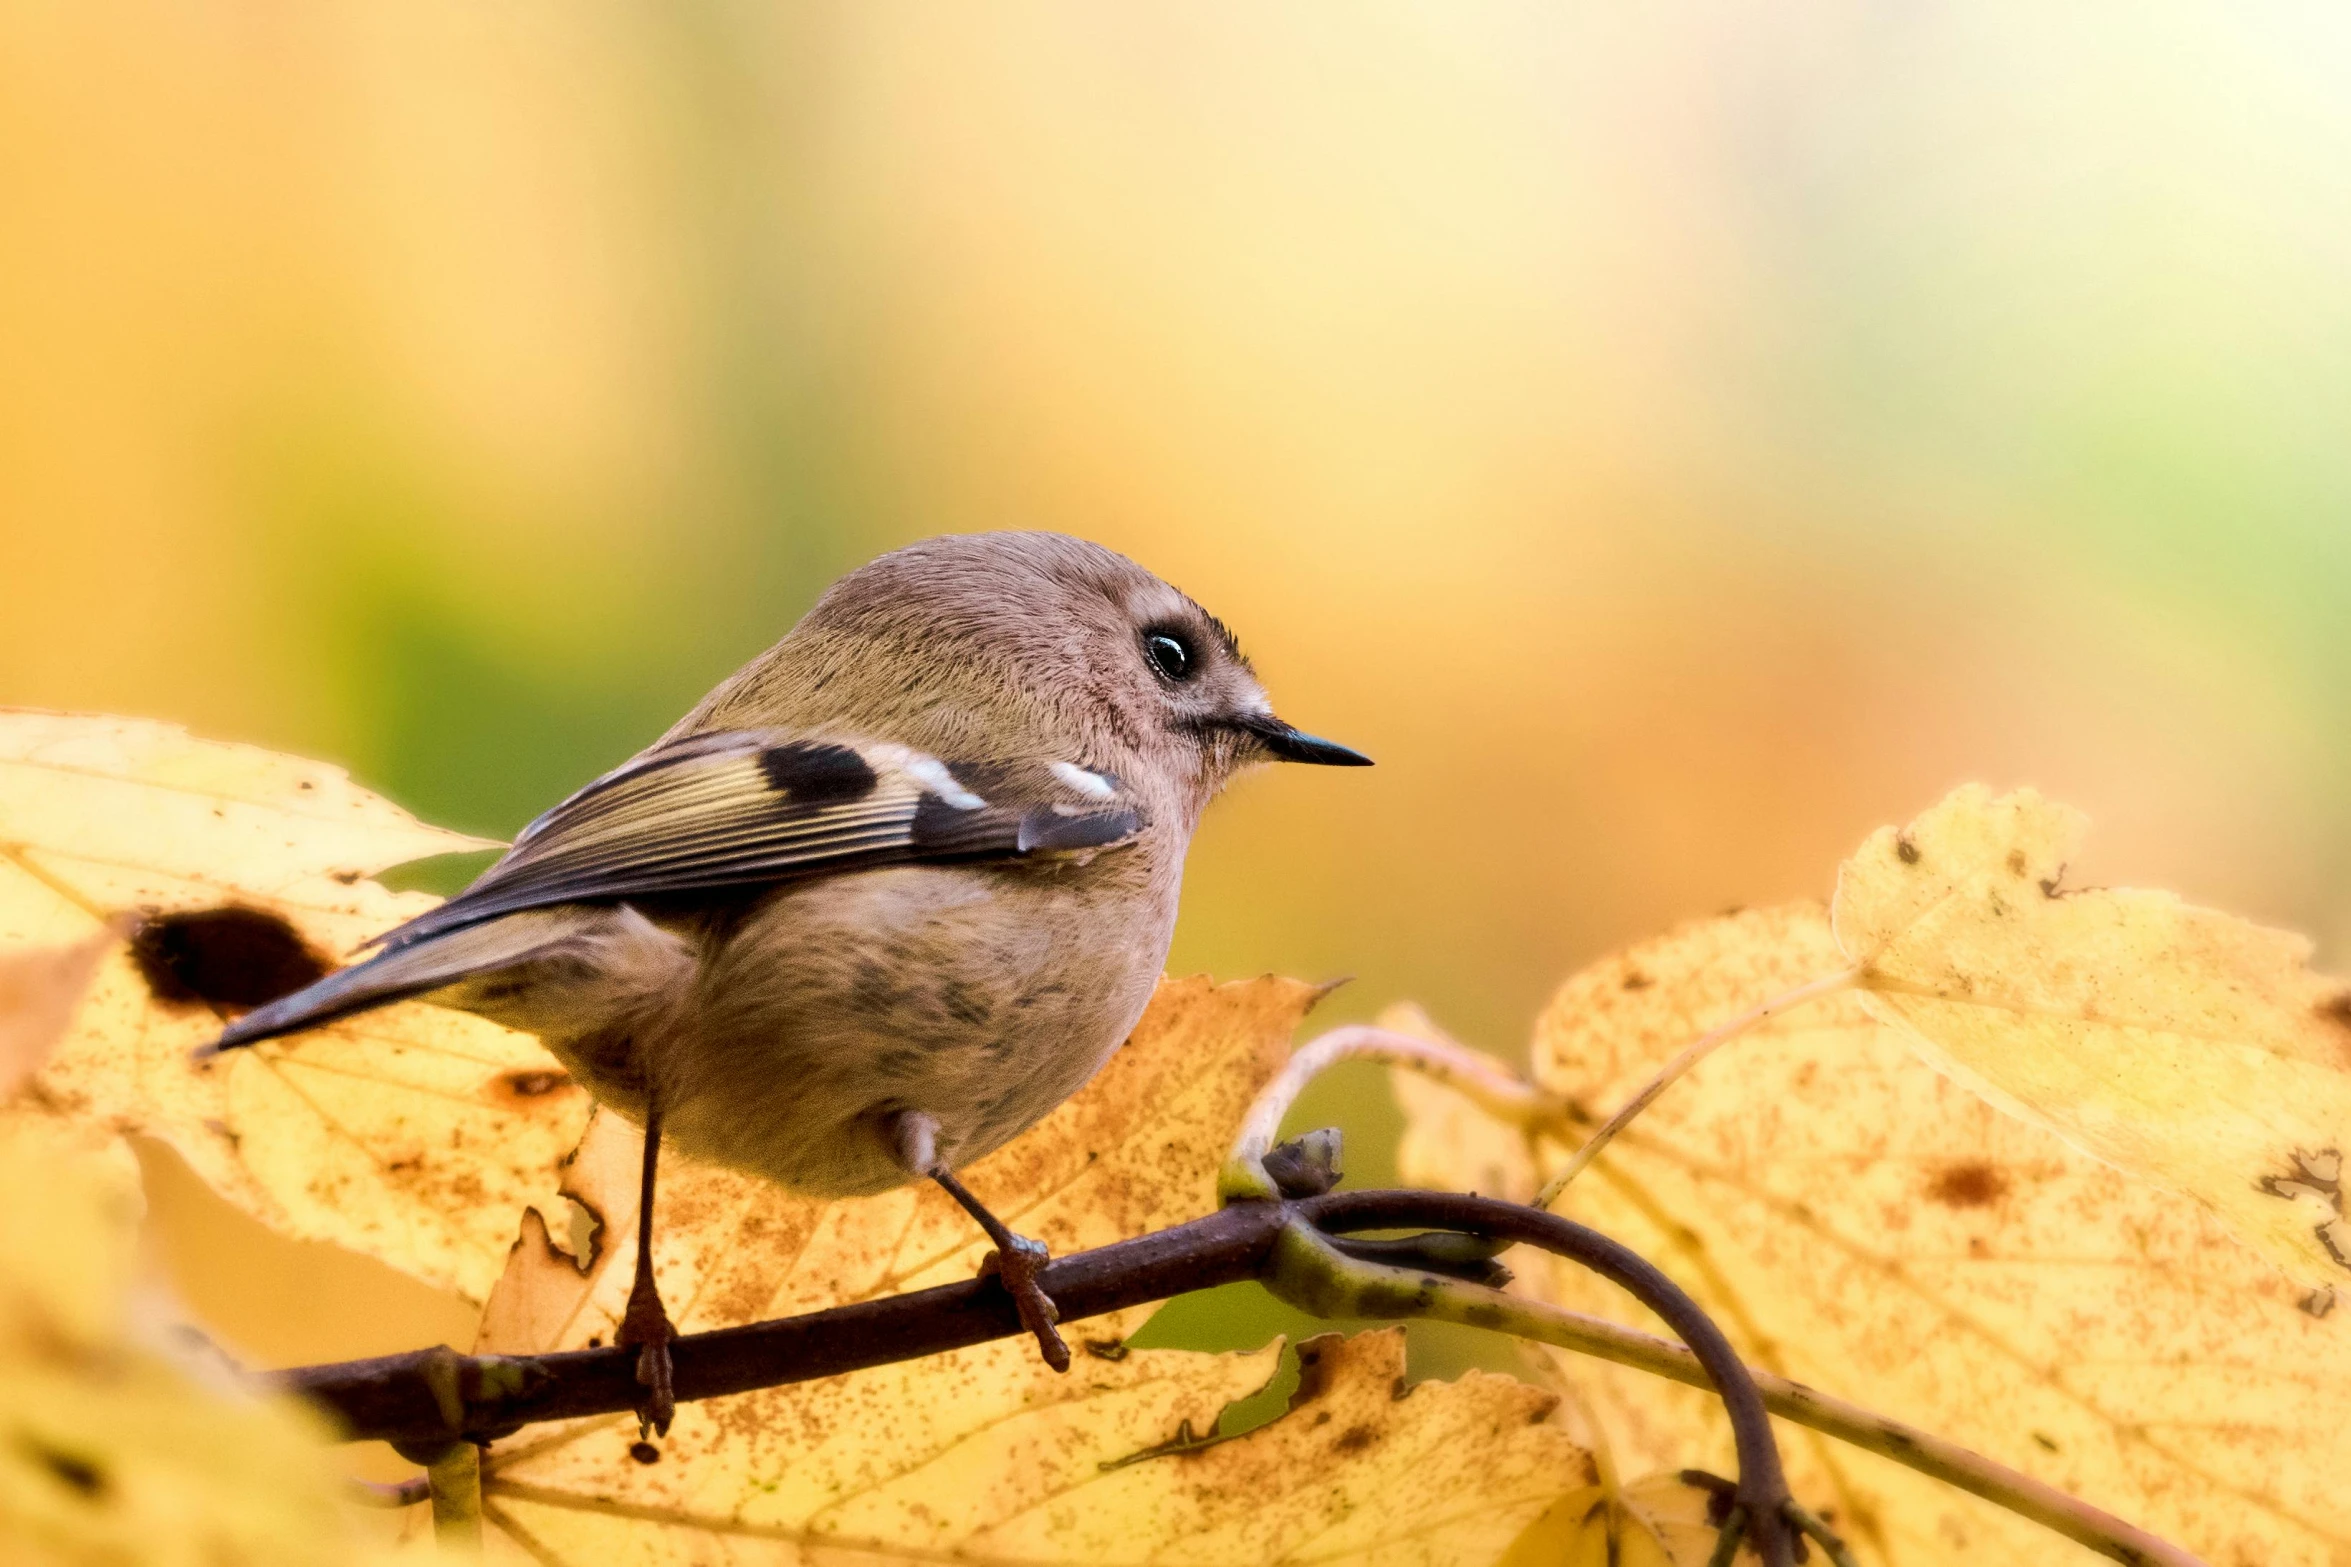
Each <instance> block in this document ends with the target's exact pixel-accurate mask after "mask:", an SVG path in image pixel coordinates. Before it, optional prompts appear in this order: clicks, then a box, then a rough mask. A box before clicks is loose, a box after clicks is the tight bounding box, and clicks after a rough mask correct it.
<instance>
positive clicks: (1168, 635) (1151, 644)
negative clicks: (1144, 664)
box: [1143, 631, 1193, 683]
mask: <svg viewBox="0 0 2351 1567" xmlns="http://www.w3.org/2000/svg"><path fill="white" fill-rule="evenodd" d="M1143 656H1144V657H1145V658H1147V659H1149V660H1151V667H1152V668H1153V669H1156V670H1158V671H1159V672H1160V673H1161V674H1162V675H1165V676H1166V677H1167V678H1168V679H1170V680H1173V681H1177V682H1179V683H1180V682H1182V681H1186V680H1189V679H1191V678H1192V673H1193V659H1192V647H1191V644H1190V643H1188V642H1186V641H1185V640H1184V639H1183V638H1182V637H1179V636H1177V635H1176V634H1175V633H1174V632H1172V631H1153V632H1149V633H1146V634H1145V636H1144V638H1143Z"/></svg>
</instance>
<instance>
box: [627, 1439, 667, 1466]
mask: <svg viewBox="0 0 2351 1567" xmlns="http://www.w3.org/2000/svg"><path fill="white" fill-rule="evenodd" d="M629 1456H630V1457H631V1458H634V1459H635V1460H636V1461H637V1462H638V1463H640V1464H657V1463H660V1462H661V1449H660V1448H658V1447H655V1446H654V1445H653V1444H652V1443H651V1442H631V1443H630V1444H629Z"/></svg>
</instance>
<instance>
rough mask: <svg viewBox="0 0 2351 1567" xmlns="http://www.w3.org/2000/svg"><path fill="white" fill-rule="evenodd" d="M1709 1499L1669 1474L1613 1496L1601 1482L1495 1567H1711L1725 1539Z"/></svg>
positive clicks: (1539, 1523) (1553, 1511)
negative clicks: (1709, 1517)
mask: <svg viewBox="0 0 2351 1567" xmlns="http://www.w3.org/2000/svg"><path fill="white" fill-rule="evenodd" d="M1710 1500H1711V1498H1710V1497H1709V1496H1708V1495H1707V1493H1706V1492H1704V1491H1702V1490H1700V1489H1699V1488H1698V1487H1696V1486H1692V1485H1685V1484H1683V1483H1682V1481H1681V1479H1680V1477H1678V1476H1676V1475H1670V1474H1665V1475H1651V1476H1649V1477H1648V1478H1647V1479H1643V1480H1636V1481H1634V1482H1633V1483H1632V1484H1631V1485H1628V1486H1626V1487H1625V1488H1624V1489H1623V1490H1621V1491H1618V1492H1616V1493H1615V1494H1614V1495H1611V1494H1610V1493H1609V1490H1608V1488H1607V1486H1605V1485H1603V1484H1601V1483H1599V1482H1594V1483H1593V1484H1591V1485H1587V1486H1584V1487H1582V1488H1581V1489H1579V1490H1575V1491H1570V1492H1569V1493H1568V1494H1567V1495H1565V1496H1563V1497H1561V1498H1560V1499H1559V1500H1558V1501H1556V1502H1553V1503H1552V1504H1551V1506H1550V1507H1549V1508H1547V1509H1546V1510H1545V1511H1544V1513H1543V1515H1542V1516H1541V1517H1539V1518H1537V1519H1536V1520H1535V1521H1534V1522H1533V1523H1531V1524H1529V1525H1527V1529H1526V1532H1525V1533H1524V1534H1522V1535H1520V1536H1519V1537H1518V1539H1517V1540H1515V1541H1514V1542H1512V1544H1511V1547H1510V1549H1509V1550H1508V1551H1507V1552H1505V1553H1504V1554H1503V1557H1502V1559H1501V1561H1499V1562H1497V1563H1496V1564H1495V1567H1706V1564H1707V1562H1709V1561H1710V1560H1712V1559H1713V1556H1714V1548H1715V1545H1716V1543H1717V1542H1718V1541H1719V1540H1720V1539H1721V1532H1720V1531H1719V1530H1718V1529H1716V1527H1715V1526H1714V1525H1713V1524H1711V1523H1709V1522H1707V1519H1706V1509H1707V1504H1708V1502H1709V1501H1710Z"/></svg>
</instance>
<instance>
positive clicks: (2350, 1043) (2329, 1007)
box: [2318, 990, 2351, 1061]
mask: <svg viewBox="0 0 2351 1567" xmlns="http://www.w3.org/2000/svg"><path fill="white" fill-rule="evenodd" d="M2318 1015H2319V1018H2320V1019H2321V1020H2322V1021H2324V1022H2328V1023H2332V1024H2334V1025H2335V1026H2336V1027H2337V1028H2339V1029H2341V1030H2342V1031H2343V1034H2344V1039H2343V1055H2344V1058H2345V1060H2346V1061H2351V990H2346V991H2343V992H2341V993H2339V994H2337V995H2332V996H2329V997H2327V998H2326V1000H2324V1001H2321V1002H2320V1003H2319V1004H2318Z"/></svg>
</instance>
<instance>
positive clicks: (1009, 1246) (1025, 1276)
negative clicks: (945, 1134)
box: [892, 1110, 1069, 1371]
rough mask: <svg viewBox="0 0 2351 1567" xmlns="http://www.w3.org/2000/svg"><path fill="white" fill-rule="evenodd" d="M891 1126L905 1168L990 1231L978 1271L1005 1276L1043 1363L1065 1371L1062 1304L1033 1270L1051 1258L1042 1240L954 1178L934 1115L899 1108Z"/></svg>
mask: <svg viewBox="0 0 2351 1567" xmlns="http://www.w3.org/2000/svg"><path fill="white" fill-rule="evenodd" d="M892 1130H893V1132H894V1133H895V1135H896V1138H897V1143H898V1162H899V1163H900V1164H902V1165H903V1166H904V1167H905V1168H906V1170H907V1171H908V1173H910V1174H914V1175H920V1176H925V1177H927V1178H929V1179H931V1180H934V1181H936V1182H938V1183H939V1184H940V1185H941V1186H943V1187H945V1188H946V1190H947V1195H948V1196H950V1197H952V1198H954V1199H955V1200H956V1201H957V1202H959V1203H961V1204H962V1205H963V1211H964V1212H965V1213H968V1214H970V1215H971V1216H972V1218H974V1219H975V1220H977V1221H978V1222H979V1226H980V1228H981V1229H983V1230H985V1231H987V1232H988V1239H990V1240H992V1241H994V1242H995V1243H996V1249H995V1250H994V1251H992V1252H990V1253H988V1256H987V1260H986V1261H984V1262H982V1263H981V1264H980V1273H981V1275H982V1276H983V1277H984V1276H985V1275H987V1274H990V1273H993V1274H995V1275H997V1276H998V1277H999V1278H1001V1279H1003V1281H1004V1288H1005V1289H1006V1291H1008V1292H1009V1293H1010V1294H1011V1296H1012V1300H1013V1304H1015V1305H1016V1306H1018V1307H1019V1308H1020V1323H1021V1326H1022V1327H1025V1328H1027V1329H1028V1330H1029V1332H1030V1333H1031V1334H1033V1335H1034V1336H1035V1338H1036V1340H1037V1352H1038V1353H1039V1354H1041V1355H1043V1356H1044V1357H1045V1364H1047V1365H1048V1366H1051V1367H1052V1368H1053V1369H1054V1370H1056V1371H1067V1370H1068V1369H1069V1345H1067V1344H1066V1343H1064V1342H1062V1338H1061V1334H1060V1332H1059V1331H1058V1330H1057V1329H1056V1328H1055V1327H1054V1324H1055V1323H1057V1322H1059V1321H1060V1320H1061V1312H1060V1309H1059V1308H1058V1307H1056V1306H1055V1305H1054V1304H1053V1297H1051V1296H1050V1295H1047V1294H1046V1293H1045V1291H1044V1290H1043V1289H1042V1288H1040V1287H1039V1286H1038V1284H1037V1274H1038V1273H1039V1272H1040V1271H1042V1270H1043V1268H1044V1266H1045V1264H1046V1262H1047V1261H1049V1260H1050V1258H1051V1253H1049V1252H1047V1251H1046V1250H1045V1243H1044V1242H1043V1241H1035V1240H1031V1239H1029V1238H1028V1237H1027V1236H1025V1235H1015V1234H1013V1233H1012V1231H1011V1230H1010V1229H1009V1228H1008V1227H1007V1226H1006V1225H1005V1223H1004V1221H1003V1220H1002V1219H999V1218H997V1217H996V1216H995V1215H994V1214H992V1213H990V1212H989V1211H988V1210H987V1207H986V1205H985V1204H983V1203H982V1202H981V1201H980V1200H979V1199H978V1198H977V1197H974V1196H973V1195H972V1194H971V1193H970V1191H969V1190H967V1189H966V1188H965V1186H964V1184H963V1183H962V1182H961V1181H959V1180H957V1179H956V1178H955V1172H954V1171H952V1170H950V1169H948V1168H947V1163H946V1161H945V1160H943V1159H941V1158H940V1157H939V1153H938V1136H939V1123H938V1122H937V1121H936V1120H934V1119H933V1118H932V1117H930V1116H929V1115H926V1114H924V1113H923V1112H922V1111H920V1110H905V1111H901V1112H899V1114H898V1117H897V1120H896V1122H895V1124H894V1126H893V1128H892Z"/></svg>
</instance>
